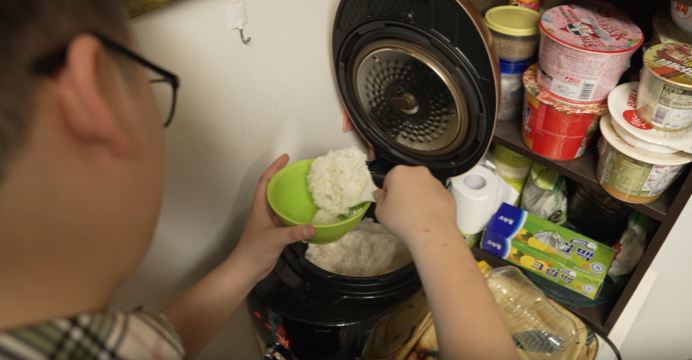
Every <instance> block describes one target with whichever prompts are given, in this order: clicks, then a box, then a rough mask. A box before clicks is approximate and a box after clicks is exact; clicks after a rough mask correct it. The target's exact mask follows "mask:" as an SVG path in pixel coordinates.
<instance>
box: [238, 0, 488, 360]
mask: <svg viewBox="0 0 692 360" xmlns="http://www.w3.org/2000/svg"><path fill="white" fill-rule="evenodd" d="M333 58H334V71H335V73H336V79H337V84H338V88H339V92H340V95H341V99H342V101H343V104H344V107H345V108H346V110H347V112H348V114H349V117H350V118H351V120H352V122H353V125H354V127H355V128H356V130H357V131H358V132H359V134H360V135H361V136H362V137H363V139H364V140H365V141H367V142H368V143H369V144H370V146H371V148H372V150H373V152H374V154H375V160H374V161H373V162H372V163H371V164H370V168H371V171H372V173H373V177H374V179H375V180H376V182H377V181H381V179H382V178H383V176H384V174H386V172H387V171H389V169H391V168H392V167H393V166H395V165H397V164H408V165H423V166H426V167H428V168H429V169H430V171H431V172H432V173H433V175H435V176H436V177H437V178H438V179H440V180H441V181H444V180H445V179H446V178H448V177H451V176H456V175H459V174H461V173H463V172H465V171H467V170H469V169H470V168H471V167H473V166H474V165H475V164H476V163H477V162H478V160H479V159H480V158H481V157H482V156H483V155H484V153H485V152H486V150H487V148H488V146H489V144H490V141H491V137H492V134H493V129H494V124H495V114H496V112H497V104H498V98H499V96H498V95H499V88H500V87H499V73H498V65H499V64H498V63H497V59H496V58H495V56H494V55H493V53H492V50H491V47H490V35H489V33H488V32H487V30H486V28H485V26H484V24H483V21H482V19H481V17H480V14H478V12H477V10H476V9H475V8H473V6H472V5H471V3H470V2H469V1H468V0H342V1H341V3H340V5H339V8H338V11H337V14H336V18H335V22H334V29H333ZM369 216H373V214H372V213H370V214H369ZM306 248H307V245H306V244H302V243H301V244H293V245H291V246H288V247H287V248H286V249H285V250H284V251H283V253H282V255H281V257H280V259H279V261H278V263H277V265H276V267H275V268H274V270H273V271H272V272H271V273H270V274H269V276H267V278H265V279H264V280H263V281H261V282H260V283H258V284H257V286H256V287H255V288H254V289H253V290H252V292H251V293H250V295H249V296H248V301H247V303H248V310H249V312H250V315H251V318H252V319H253V323H254V326H255V330H256V333H257V337H258V340H259V342H260V344H261V345H262V346H263V347H264V348H265V349H266V353H265V358H267V359H301V360H302V359H361V358H362V359H390V358H394V357H395V356H396V355H397V354H398V353H399V352H400V351H401V350H402V348H404V347H405V346H406V345H407V344H408V343H409V342H410V340H411V339H412V338H413V337H414V335H415V334H416V331H417V330H418V329H417V326H418V325H419V324H420V322H421V320H422V319H423V318H424V317H425V315H426V314H427V312H428V309H427V304H426V302H425V297H424V295H423V292H422V290H421V283H420V280H419V278H418V275H417V273H416V270H415V266H414V265H413V264H409V265H408V266H406V267H404V268H402V269H399V270H397V271H395V272H393V273H389V274H386V275H383V276H376V277H348V276H341V275H337V274H334V273H330V272H327V271H324V270H322V269H320V268H318V267H316V266H315V265H313V264H311V263H310V262H309V261H307V260H306V259H305V257H304V254H305V250H306Z"/></svg>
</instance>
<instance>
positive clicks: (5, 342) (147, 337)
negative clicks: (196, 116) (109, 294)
mask: <svg viewBox="0 0 692 360" xmlns="http://www.w3.org/2000/svg"><path fill="white" fill-rule="evenodd" d="M184 357H185V353H184V350H183V347H182V345H181V342H180V339H179V338H178V335H177V334H176V332H175V330H174V328H173V325H171V323H170V322H169V321H168V319H167V318H166V317H165V316H163V315H161V314H155V313H150V312H146V311H143V310H137V311H132V312H117V311H116V312H104V313H92V314H80V315H77V316H74V317H69V318H59V319H54V320H50V321H47V322H44V323H40V324H34V325H29V326H25V327H21V328H16V329H11V330H8V331H6V332H2V331H0V358H9V359H48V358H51V359H54V358H58V359H75V358H76V359H104V360H105V359H143V358H157V359H183V358H184Z"/></svg>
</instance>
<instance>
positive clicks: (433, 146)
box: [333, 0, 499, 179]
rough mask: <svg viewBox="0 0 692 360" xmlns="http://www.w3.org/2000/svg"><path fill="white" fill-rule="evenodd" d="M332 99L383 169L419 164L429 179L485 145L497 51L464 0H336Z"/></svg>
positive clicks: (461, 166) (461, 165)
mask: <svg viewBox="0 0 692 360" xmlns="http://www.w3.org/2000/svg"><path fill="white" fill-rule="evenodd" d="M333 51H334V53H333V55H334V64H335V71H336V78H337V82H338V87H339V91H340V94H341V98H342V101H343V103H344V105H345V107H346V109H347V111H348V114H349V116H350V118H351V120H352V122H353V124H354V126H355V127H356V129H357V130H358V131H359V133H360V134H361V135H362V136H363V137H364V138H365V139H366V140H367V141H368V142H369V143H370V144H371V145H372V146H373V148H374V151H375V157H376V160H375V162H376V163H377V165H379V168H380V169H381V170H383V171H386V170H388V168H390V167H392V166H394V165H396V164H409V165H424V166H427V167H428V168H429V169H430V170H431V172H432V173H433V174H434V175H435V176H436V177H437V178H439V179H446V178H448V177H451V176H455V175H458V174H461V173H464V172H466V171H467V170H469V169H470V168H471V167H473V166H474V165H475V164H476V163H477V162H478V161H479V160H480V158H481V157H482V156H483V154H484V153H485V151H486V150H487V148H488V146H489V144H490V140H491V138H492V134H493V130H494V125H495V114H496V111H497V103H498V98H499V74H498V69H497V60H496V58H495V57H494V55H493V53H492V50H491V49H490V35H489V33H488V31H487V29H486V28H485V25H484V23H483V21H482V19H481V17H480V14H478V12H477V11H476V9H475V8H474V7H473V5H471V3H470V2H468V1H467V0H342V1H341V4H340V5H339V9H338V12H337V15H336V19H335V23H334V32H333Z"/></svg>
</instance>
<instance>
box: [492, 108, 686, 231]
mask: <svg viewBox="0 0 692 360" xmlns="http://www.w3.org/2000/svg"><path fill="white" fill-rule="evenodd" d="M493 141H494V142H495V143H496V144H500V145H502V146H504V147H507V148H509V149H511V150H513V151H515V152H517V153H519V154H521V155H523V156H526V157H527V158H529V159H531V160H533V161H535V162H538V163H540V164H543V165H545V166H547V167H548V168H551V169H553V170H555V171H557V172H558V173H560V174H562V175H564V176H565V177H567V178H569V179H570V180H573V181H576V182H578V183H580V184H582V185H584V186H586V187H588V188H590V189H593V190H595V191H598V192H600V193H603V194H605V193H606V192H605V190H603V188H602V187H601V185H600V184H599V183H598V181H597V180H596V162H597V160H598V155H597V154H596V151H595V149H594V147H593V146H592V147H590V148H589V149H588V150H587V151H586V152H585V153H584V155H583V156H582V157H580V158H578V159H576V160H572V161H554V160H550V159H546V158H543V157H541V156H540V155H537V154H535V153H533V152H532V151H531V150H529V149H528V148H527V147H526V145H524V142H523V141H522V139H521V129H520V125H519V123H517V122H514V121H504V122H502V121H498V122H497V125H496V126H495V137H494V139H493ZM674 190H675V187H674V186H673V187H671V189H669V190H668V191H666V192H664V193H663V195H661V197H659V198H658V199H657V200H656V201H654V202H652V203H650V204H630V203H626V202H622V203H623V204H625V205H627V206H629V207H631V208H632V209H635V210H637V211H639V212H641V213H643V214H644V215H647V216H649V217H651V218H653V219H656V220H658V221H663V219H664V218H665V217H666V214H667V212H668V209H669V207H670V204H671V203H672V202H673V198H674V193H675V192H676V191H674Z"/></svg>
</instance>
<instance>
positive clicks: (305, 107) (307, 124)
mask: <svg viewBox="0 0 692 360" xmlns="http://www.w3.org/2000/svg"><path fill="white" fill-rule="evenodd" d="M247 1H248V15H249V24H248V27H247V34H248V35H249V36H251V37H252V38H253V40H252V43H251V45H250V46H243V45H242V44H241V43H240V40H239V38H238V33H237V32H236V31H229V30H228V29H227V28H226V26H225V23H224V21H223V14H224V3H225V0H187V1H180V2H178V3H175V4H173V5H170V6H169V7H167V8H165V9H162V10H159V11H157V12H154V13H152V14H148V15H145V16H143V17H141V18H138V19H136V20H135V21H134V22H133V25H134V29H135V33H136V35H137V37H138V38H139V40H140V45H141V48H142V52H143V53H144V54H145V55H147V56H148V57H150V58H151V59H153V60H155V61H158V62H160V63H161V64H162V65H164V66H166V67H168V68H170V69H173V70H174V71H175V72H177V73H178V74H179V75H180V76H181V79H182V88H181V92H180V101H179V106H178V113H177V114H176V118H175V120H174V122H173V126H172V127H171V128H170V129H168V130H167V131H166V132H167V134H166V136H167V142H168V143H167V157H168V158H167V166H168V168H167V173H166V176H167V179H166V181H167V183H166V192H165V200H164V208H163V212H162V215H161V221H160V226H159V229H158V231H157V234H156V238H155V240H154V244H153V245H152V248H151V251H150V253H149V255H148V257H147V259H146V261H145V263H144V264H143V266H142V267H141V269H140V271H139V272H138V273H137V274H136V276H135V278H134V279H132V281H130V282H129V283H127V284H126V285H125V286H124V287H123V288H122V289H121V290H120V292H119V294H118V296H117V301H116V305H118V306H122V307H125V308H129V307H133V306H136V305H138V304H145V305H147V306H149V307H151V308H153V309H157V308H159V307H161V306H162V305H164V304H165V303H167V302H168V301H169V300H170V299H171V298H172V297H173V296H174V294H176V293H178V292H180V291H181V290H182V289H184V288H185V287H187V286H189V285H190V284H192V283H193V282H194V281H195V280H197V279H199V278H200V277H201V276H202V275H203V274H204V273H206V272H207V271H208V270H209V269H211V268H212V267H213V266H214V264H216V263H217V262H218V261H219V260H220V259H222V258H223V257H224V256H225V255H226V254H227V253H228V252H229V251H230V249H231V248H232V246H233V244H234V242H235V239H236V238H237V236H238V233H239V231H240V229H241V225H242V221H243V218H244V213H245V211H246V209H247V208H248V206H249V201H250V195H251V193H252V191H253V189H254V186H255V182H256V180H257V178H258V176H259V174H260V173H261V171H262V170H263V169H264V167H265V166H266V165H267V164H269V163H270V162H271V160H272V159H273V158H274V157H275V156H277V155H279V154H280V153H282V152H288V153H289V154H290V155H292V156H293V158H294V159H300V158H304V157H308V156H313V155H316V154H319V153H321V152H324V151H326V150H328V149H333V148H339V147H343V146H346V145H348V144H352V143H355V142H356V141H355V140H354V138H353V137H352V135H351V134H347V135H343V134H341V132H340V129H341V110H340V108H341V107H340V104H339V101H338V97H337V95H336V90H335V87H334V81H333V79H332V72H331V55H330V48H331V45H330V37H331V26H332V18H333V16H334V13H335V10H336V4H337V3H338V0H328V1H327V0H320V1H314V0H312V1H309V0H292V1H276V0H274V1H272V0H247ZM681 218H682V219H684V220H686V221H681V222H679V223H678V224H677V225H676V226H675V228H674V229H673V231H672V232H671V235H670V236H669V239H668V240H667V241H666V244H665V245H664V246H663V248H662V249H661V252H660V253H659V256H658V257H657V258H656V261H655V262H654V264H653V266H652V267H653V268H654V269H655V270H656V271H657V272H658V274H659V276H658V280H657V281H656V282H655V283H654V287H653V290H652V293H651V296H649V298H648V299H647V300H646V302H645V304H644V307H643V308H642V309H641V312H640V313H639V316H638V317H637V318H636V320H635V321H634V327H633V328H632V330H631V331H630V333H629V335H628V337H627V338H626V341H625V342H624V346H623V348H622V350H623V355H624V356H625V358H626V359H649V358H657V357H656V356H655V355H661V354H665V355H666V356H664V357H660V356H659V357H658V358H666V359H669V358H670V359H685V358H692V341H689V339H690V334H692V309H690V307H689V305H688V304H689V303H690V299H691V298H692V285H691V284H692V281H690V279H689V278H690V276H692V262H691V261H689V257H690V256H691V255H692V239H690V237H691V236H690V235H689V234H692V221H690V220H692V205H689V204H688V206H687V208H686V209H685V211H684V212H683V214H682V216H681ZM634 313H636V311H634ZM603 346H605V345H603ZM661 351H664V352H663V353H662V352H661ZM255 355H257V347H256V345H255V341H254V338H253V336H252V333H251V327H250V322H249V319H248V317H247V315H246V314H245V309H241V311H239V312H238V313H236V315H235V316H234V317H233V319H232V320H231V321H229V322H228V324H227V326H226V327H225V328H224V330H223V331H222V332H221V333H220V334H219V335H218V336H217V337H216V339H215V340H214V342H213V343H212V345H211V346H210V347H209V348H208V349H207V350H206V351H205V352H204V353H203V354H202V357H203V358H220V357H225V358H228V357H233V358H242V359H246V358H252V357H253V356H255Z"/></svg>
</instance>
